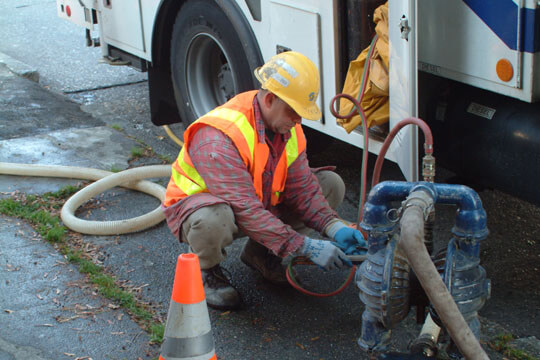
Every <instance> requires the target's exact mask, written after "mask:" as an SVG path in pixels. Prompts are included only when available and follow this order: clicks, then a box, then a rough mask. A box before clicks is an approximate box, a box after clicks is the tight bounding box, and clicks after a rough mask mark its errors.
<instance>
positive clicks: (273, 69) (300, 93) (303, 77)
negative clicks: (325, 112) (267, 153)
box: [254, 51, 321, 120]
mask: <svg viewBox="0 0 540 360" xmlns="http://www.w3.org/2000/svg"><path fill="white" fill-rule="evenodd" d="M254 73H255V77H256V78H257V80H259V82H260V83H261V87H262V88H263V89H266V90H268V91H270V92H272V93H273V94H275V95H276V96H278V97H279V98H280V99H281V100H283V101H285V102H286V103H287V104H288V105H289V106H290V107H292V108H293V110H294V111H296V113H297V114H298V115H300V116H301V117H303V118H304V119H308V120H319V119H320V118H321V110H319V107H318V106H317V103H316V101H317V97H318V96H319V88H320V80H319V71H318V70H317V67H316V66H315V64H314V63H313V62H312V61H311V60H309V59H308V58H307V57H306V56H305V55H302V54H300V53H299V52H296V51H286V52H282V53H280V54H277V55H274V56H272V58H270V60H268V61H267V62H266V64H264V65H263V66H261V67H258V68H257V69H255V71H254Z"/></svg>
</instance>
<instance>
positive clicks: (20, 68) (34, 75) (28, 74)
mask: <svg viewBox="0 0 540 360" xmlns="http://www.w3.org/2000/svg"><path fill="white" fill-rule="evenodd" d="M0 64H4V65H6V67H7V68H8V69H9V70H10V71H11V72H12V73H14V74H16V75H18V76H22V77H25V78H27V79H30V80H32V81H35V82H37V83H39V72H38V71H37V69H35V68H33V67H31V66H30V65H27V64H25V63H23V62H20V61H19V60H17V59H14V58H12V57H11V56H9V55H6V54H4V53H2V52H0Z"/></svg>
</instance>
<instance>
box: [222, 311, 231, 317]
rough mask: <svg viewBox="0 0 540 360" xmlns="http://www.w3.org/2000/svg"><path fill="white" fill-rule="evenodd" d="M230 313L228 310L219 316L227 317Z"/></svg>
mask: <svg viewBox="0 0 540 360" xmlns="http://www.w3.org/2000/svg"><path fill="white" fill-rule="evenodd" d="M230 313H231V311H230V310H229V311H225V312H224V313H221V314H220V315H221V316H225V315H229V314H230Z"/></svg>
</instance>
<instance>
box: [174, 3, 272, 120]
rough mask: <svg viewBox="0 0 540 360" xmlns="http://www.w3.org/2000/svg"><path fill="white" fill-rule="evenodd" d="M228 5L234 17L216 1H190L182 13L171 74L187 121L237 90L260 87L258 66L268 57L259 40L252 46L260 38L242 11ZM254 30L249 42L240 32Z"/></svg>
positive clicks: (176, 30) (180, 110) (176, 26)
mask: <svg viewBox="0 0 540 360" xmlns="http://www.w3.org/2000/svg"><path fill="white" fill-rule="evenodd" d="M230 6H232V5H230ZM228 10H229V11H227V13H228V14H229V15H231V13H232V15H236V16H231V17H230V18H229V17H228V14H227V13H225V11H224V10H223V9H222V8H221V7H220V5H218V4H216V2H215V1H214V0H189V1H187V2H186V3H185V4H184V5H183V6H182V8H181V9H180V12H179V13H178V15H177V17H176V22H175V24H174V27H173V32H172V40H171V74H172V83H173V89H174V96H175V99H176V104H177V106H178V111H179V112H180V117H181V118H182V121H183V122H184V124H185V125H186V126H187V125H189V124H191V123H192V122H193V121H195V120H196V119H197V118H199V117H200V116H202V115H204V114H206V113H207V112H208V111H210V110H212V109H214V108H215V107H216V106H218V105H221V104H223V103H225V102H226V101H228V100H229V99H230V98H232V97H233V96H234V95H236V94H237V93H240V92H243V91H247V90H251V89H254V88H255V85H256V84H255V80H254V76H253V75H252V71H253V69H254V68H255V67H257V66H259V65H260V63H261V62H262V57H261V55H260V51H259V50H258V46H257V44H256V42H255V47H254V48H253V47H252V46H250V45H252V43H253V41H255V40H254V39H255V38H254V36H253V33H252V32H251V29H250V28H249V26H248V25H247V20H246V19H245V18H243V15H242V14H241V13H240V11H239V10H238V9H236V8H232V9H228ZM231 10H232V11H231ZM235 11H236V12H235ZM246 34H248V35H246ZM249 34H251V37H252V38H251V41H249V40H250V39H248V43H247V45H243V44H246V42H245V41H244V42H242V41H241V39H240V37H241V36H244V37H245V36H248V37H249ZM243 40H244V39H243Z"/></svg>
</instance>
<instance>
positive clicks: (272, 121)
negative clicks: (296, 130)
mask: <svg viewBox="0 0 540 360" xmlns="http://www.w3.org/2000/svg"><path fill="white" fill-rule="evenodd" d="M263 107H265V108H266V111H262V113H263V119H264V123H265V125H266V128H268V129H270V130H272V131H273V132H274V133H276V134H285V133H288V132H289V131H290V130H291V128H293V127H294V126H295V125H296V124H300V123H301V122H302V118H301V117H300V115H298V114H297V113H296V111H294V110H293V109H292V108H291V107H290V106H289V105H288V104H287V103H286V102H285V101H283V100H281V99H280V98H278V97H277V96H276V95H274V94H272V93H267V94H266V95H265V96H264V105H263ZM261 110H262V109H261Z"/></svg>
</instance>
